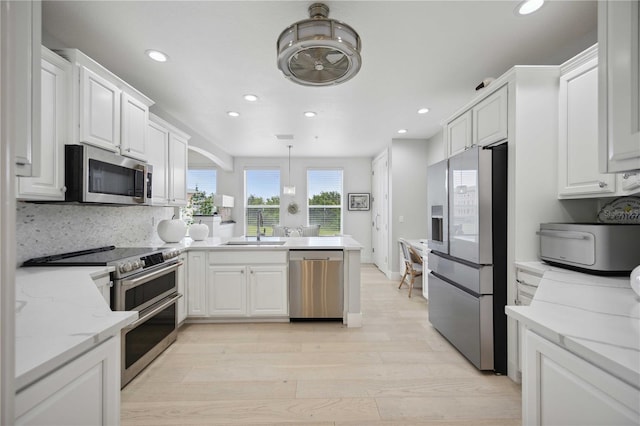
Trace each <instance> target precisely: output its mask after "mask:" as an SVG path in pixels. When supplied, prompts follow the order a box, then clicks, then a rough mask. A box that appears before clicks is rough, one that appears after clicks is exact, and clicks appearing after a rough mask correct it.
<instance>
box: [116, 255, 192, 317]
mask: <svg viewBox="0 0 640 426" xmlns="http://www.w3.org/2000/svg"><path fill="white" fill-rule="evenodd" d="M181 265H182V262H174V263H172V264H166V263H163V264H160V265H158V266H157V267H154V269H151V270H148V271H145V272H142V273H140V274H136V275H133V276H131V277H128V278H125V279H121V280H116V283H115V286H114V303H113V310H114V311H142V310H144V309H146V308H148V307H150V306H152V305H153V304H155V303H157V302H158V301H160V300H162V299H164V298H166V297H167V296H169V295H171V294H173V293H176V292H177V291H178V284H177V283H178V279H177V274H178V268H179V267H180V266H181Z"/></svg>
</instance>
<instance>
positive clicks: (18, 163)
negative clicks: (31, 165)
mask: <svg viewBox="0 0 640 426" xmlns="http://www.w3.org/2000/svg"><path fill="white" fill-rule="evenodd" d="M26 165H27V163H26V162H25V161H16V166H20V167H22V166H26Z"/></svg>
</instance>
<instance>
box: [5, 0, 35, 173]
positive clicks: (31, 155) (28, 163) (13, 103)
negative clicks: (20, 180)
mask: <svg viewBox="0 0 640 426" xmlns="http://www.w3.org/2000/svg"><path fill="white" fill-rule="evenodd" d="M0 15H1V22H0V43H1V49H0V50H1V56H2V61H1V66H2V69H1V71H0V76H1V77H2V84H1V87H0V93H2V96H1V97H0V99H1V108H0V109H1V110H2V122H3V126H4V128H3V129H2V131H3V134H4V136H3V137H6V139H7V140H8V141H9V142H11V143H13V146H14V150H15V174H16V175H18V176H38V175H39V173H40V156H39V155H40V39H41V3H40V2H39V1H2V2H0Z"/></svg>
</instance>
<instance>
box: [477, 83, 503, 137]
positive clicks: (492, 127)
mask: <svg viewBox="0 0 640 426" xmlns="http://www.w3.org/2000/svg"><path fill="white" fill-rule="evenodd" d="M507 106H508V100H507V86H504V87H502V88H501V89H499V90H496V91H495V92H493V93H492V94H491V95H489V96H487V97H486V98H485V99H484V100H482V101H480V102H479V103H478V104H477V105H476V106H474V107H473V109H472V110H471V111H472V112H473V118H472V122H473V145H480V146H486V145H490V144H492V143H494V142H499V141H501V140H505V139H507V131H508V130H507V124H508V123H507V115H508V111H507Z"/></svg>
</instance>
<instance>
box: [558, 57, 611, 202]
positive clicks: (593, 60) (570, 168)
mask: <svg viewBox="0 0 640 426" xmlns="http://www.w3.org/2000/svg"><path fill="white" fill-rule="evenodd" d="M561 72H562V75H561V76H560V95H559V98H560V99H559V120H558V125H559V135H558V197H559V198H585V197H606V196H611V195H613V194H614V193H615V192H616V176H615V175H612V174H605V173H600V172H599V169H598V48H597V46H593V47H591V48H589V49H587V50H586V51H584V52H583V53H581V54H580V55H578V56H576V57H575V58H573V59H571V60H570V61H568V62H566V63H565V64H563V65H562V67H561Z"/></svg>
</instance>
